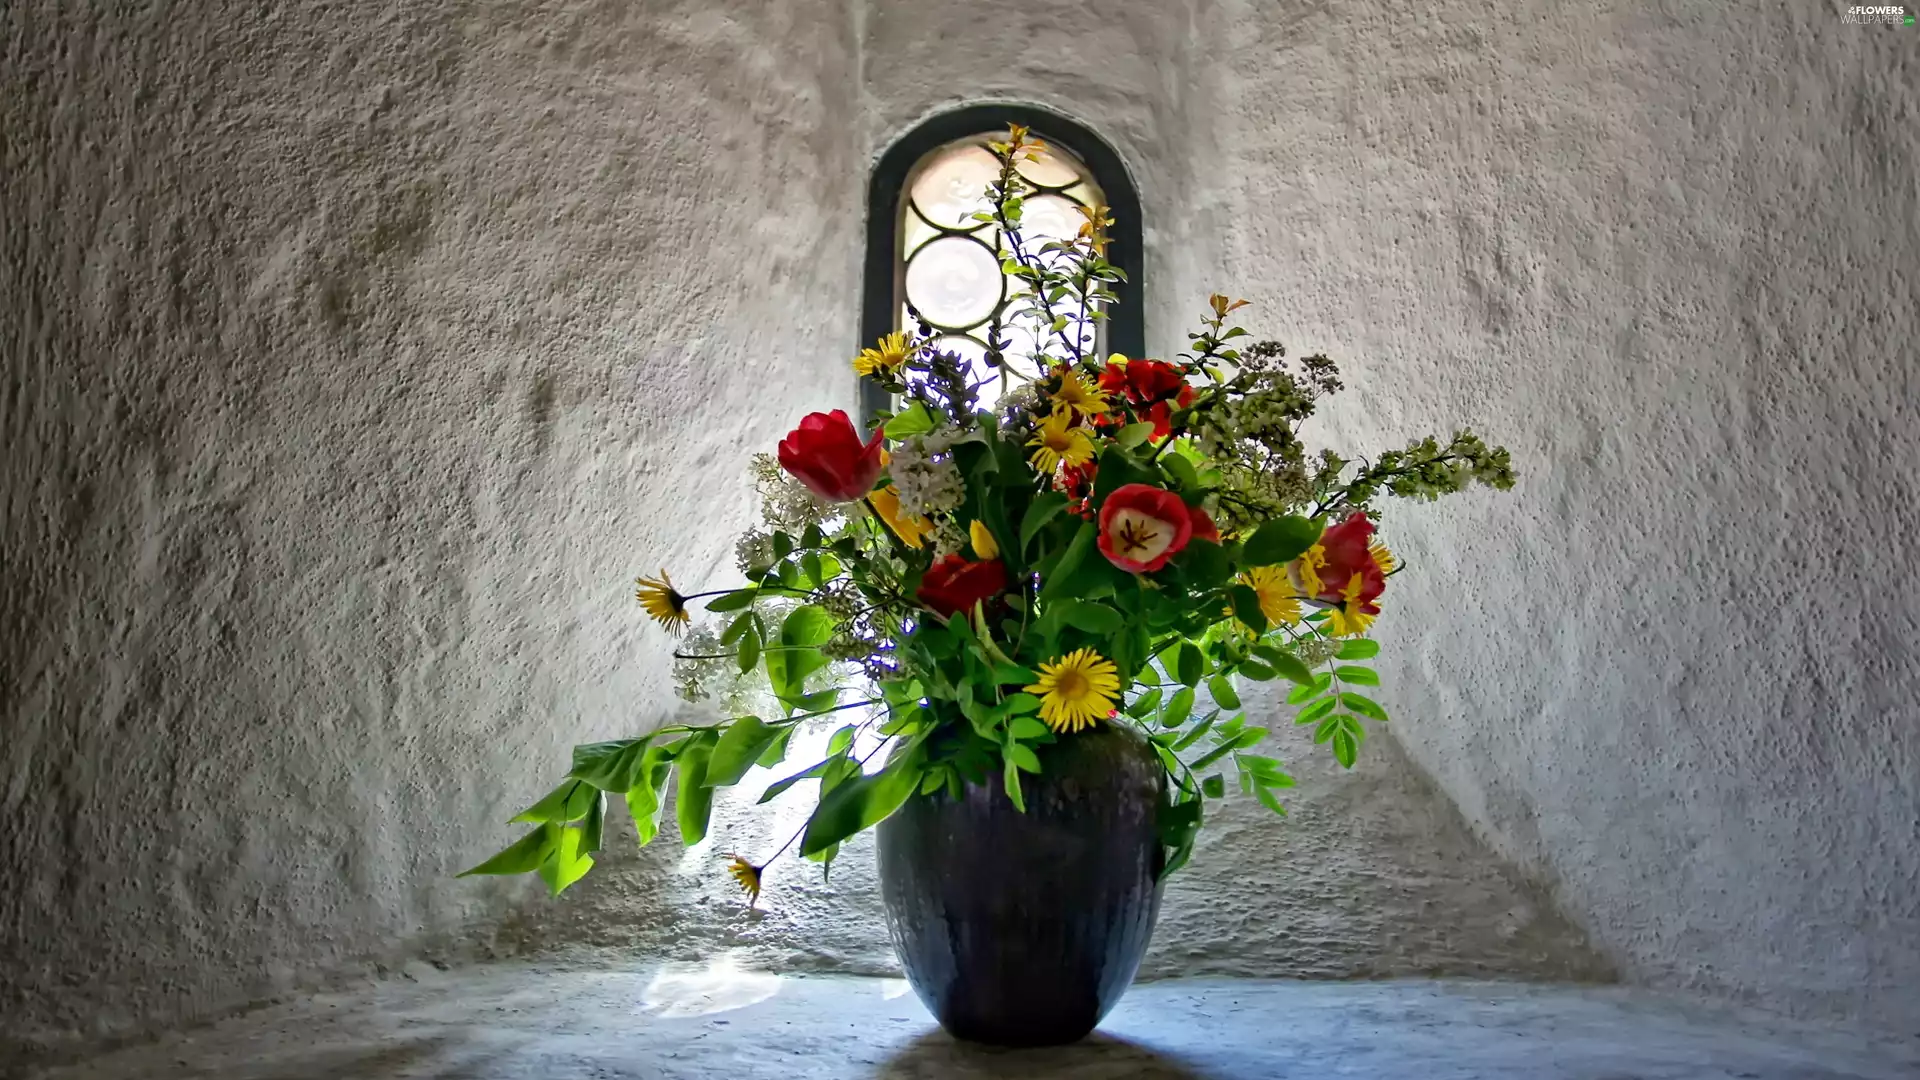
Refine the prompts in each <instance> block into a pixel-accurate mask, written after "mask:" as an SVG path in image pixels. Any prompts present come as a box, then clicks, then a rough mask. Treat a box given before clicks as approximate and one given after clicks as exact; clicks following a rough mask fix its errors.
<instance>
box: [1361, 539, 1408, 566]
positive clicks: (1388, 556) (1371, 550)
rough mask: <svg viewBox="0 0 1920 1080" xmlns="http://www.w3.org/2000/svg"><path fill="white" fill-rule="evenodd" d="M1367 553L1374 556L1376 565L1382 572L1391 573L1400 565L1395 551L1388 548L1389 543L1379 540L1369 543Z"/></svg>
mask: <svg viewBox="0 0 1920 1080" xmlns="http://www.w3.org/2000/svg"><path fill="white" fill-rule="evenodd" d="M1367 554H1369V555H1371V556H1373V562H1374V565H1376V566H1378V567H1379V568H1380V572H1381V573H1382V574H1391V573H1393V568H1394V567H1396V566H1399V565H1400V560H1398V559H1396V558H1394V557H1393V552H1391V551H1388V550H1387V545H1385V544H1383V543H1381V542H1380V541H1378V540H1375V541H1374V542H1373V543H1372V544H1370V545H1368V547H1367Z"/></svg>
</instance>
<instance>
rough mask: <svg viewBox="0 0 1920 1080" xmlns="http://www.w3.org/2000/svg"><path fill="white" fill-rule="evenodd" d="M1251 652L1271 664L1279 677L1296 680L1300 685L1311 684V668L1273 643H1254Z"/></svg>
mask: <svg viewBox="0 0 1920 1080" xmlns="http://www.w3.org/2000/svg"><path fill="white" fill-rule="evenodd" d="M1253 654H1254V655H1255V656H1258V657H1259V658H1260V659H1262V660H1265V661H1266V662H1267V663H1269V664H1272V665H1273V670H1275V671H1277V672H1279V673H1280V677H1281V678H1284V679H1288V680H1290V681H1292V682H1297V683H1299V684H1300V685H1302V686H1312V685H1313V678H1314V676H1313V669H1312V668H1310V667H1308V666H1307V665H1306V664H1304V663H1302V662H1301V660H1300V658H1299V657H1297V656H1295V655H1293V654H1292V653H1290V652H1288V651H1287V650H1285V649H1282V648H1279V647H1277V646H1273V645H1255V646H1254V647H1253Z"/></svg>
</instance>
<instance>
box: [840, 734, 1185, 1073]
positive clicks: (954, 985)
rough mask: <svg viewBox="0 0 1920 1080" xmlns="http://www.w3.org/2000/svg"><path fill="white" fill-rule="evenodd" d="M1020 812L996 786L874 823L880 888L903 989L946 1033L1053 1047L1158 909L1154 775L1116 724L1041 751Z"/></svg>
mask: <svg viewBox="0 0 1920 1080" xmlns="http://www.w3.org/2000/svg"><path fill="white" fill-rule="evenodd" d="M1040 759H1041V766H1042V771H1041V772H1040V774H1039V775H1037V776H1036V775H1025V776H1023V777H1022V781H1023V783H1022V784H1021V791H1022V793H1023V794H1024V795H1025V798H1026V804H1027V809H1026V812H1025V813H1021V812H1020V811H1018V810H1016V809H1014V807H1013V803H1012V802H1011V801H1009V800H1008V798H1007V794H1006V790H1005V789H1004V788H1003V787H1002V786H1001V782H1000V781H999V780H998V779H997V778H995V779H990V780H988V781H986V782H985V783H982V784H975V785H969V786H967V787H966V788H964V789H963V791H962V794H961V796H960V797H959V798H954V797H952V796H950V795H948V794H946V793H945V792H941V793H936V794H933V795H917V796H915V797H913V798H912V799H909V800H908V801H907V803H906V805H904V806H902V807H901V808H900V809H899V810H898V811H897V812H895V813H894V815H893V816H892V817H889V818H888V819H887V820H885V821H883V822H881V823H880V827H879V830H878V838H877V839H878V842H879V856H880V893H881V896H882V898H883V899H884V900H885V902H886V907H887V924H888V926H889V928H890V929H891V931H892V934H893V947H894V949H895V951H897V952H898V953H899V955H900V964H901V966H902V967H903V968H905V969H906V975H907V981H908V982H910V983H911V984H912V985H913V989H914V992H915V993H917V994H919V995H920V1000H921V1001H923V1002H925V1003H926V1006H927V1008H928V1009H930V1010H932V1012H933V1015H934V1016H935V1017H936V1018H937V1019H938V1020H939V1021H940V1026H941V1027H944V1028H946V1029H947V1030H948V1031H949V1032H951V1033H952V1034H953V1035H954V1036H955V1037H956V1038H961V1039H967V1040H970V1041H973V1042H982V1043H991V1044H994V1045H998V1046H1052V1045H1058V1044H1061V1043H1070V1042H1075V1041H1077V1040H1079V1039H1081V1038H1083V1037H1085V1036H1086V1035H1087V1033H1088V1032H1091V1031H1092V1030H1093V1028H1094V1025H1095V1024H1098V1023H1099V1022H1100V1018H1101V1017H1102V1016H1105V1015H1106V1013H1107V1010H1108V1009H1111V1008H1112V1007H1113V1005H1114V1003H1115V1002H1117V1001H1119V1000H1120V995H1121V994H1123V993H1125V992H1126V989H1127V986H1128V984H1129V983H1131V982H1132V981H1133V976H1134V972H1135V971H1137V970H1138V969H1139V967H1140V957H1141V955H1142V954H1143V953H1145V952H1146V948H1147V942H1148V940H1149V939H1151V938H1152V936H1153V922H1154V918H1155V917H1156V916H1157V915H1158V914H1159V911H1160V886H1159V884H1158V882H1156V881H1155V878H1156V877H1157V876H1158V874H1159V872H1160V867H1161V866H1162V859H1163V858H1164V855H1163V853H1162V850H1161V847H1160V842H1159V839H1158V836H1157V835H1156V833H1155V830H1154V823H1155V815H1156V813H1157V811H1158V808H1159V805H1160V802H1161V799H1162V795H1163V792H1164V789H1165V774H1164V773H1163V772H1162V771H1161V767H1160V762H1159V760H1158V759H1157V758H1156V757H1155V756H1154V754H1153V751H1152V749H1151V748H1150V747H1149V746H1148V744H1147V741H1146V739H1145V738H1143V737H1142V736H1141V735H1140V734H1139V733H1138V732H1135V731H1133V730H1132V729H1131V728H1127V727H1123V726H1121V725H1118V724H1101V725H1100V726H1099V727H1097V728H1094V729H1092V730H1089V731H1085V732H1081V733H1079V734H1075V735H1066V736H1062V737H1061V739H1060V741H1059V742H1057V743H1055V744H1053V745H1051V746H1046V747H1041V748H1040Z"/></svg>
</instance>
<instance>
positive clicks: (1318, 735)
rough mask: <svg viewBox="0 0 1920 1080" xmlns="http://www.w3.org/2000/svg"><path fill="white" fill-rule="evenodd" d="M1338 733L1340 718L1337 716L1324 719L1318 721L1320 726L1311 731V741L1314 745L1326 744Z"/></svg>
mask: <svg viewBox="0 0 1920 1080" xmlns="http://www.w3.org/2000/svg"><path fill="white" fill-rule="evenodd" d="M1339 731H1340V718H1339V717H1338V716H1329V717H1326V718H1325V719H1323V720H1321V721H1320V724H1319V726H1318V727H1316V728H1314V729H1313V741H1314V742H1316V743H1323V742H1326V741H1327V740H1328V739H1331V738H1333V737H1334V735H1336V734H1338V733H1339Z"/></svg>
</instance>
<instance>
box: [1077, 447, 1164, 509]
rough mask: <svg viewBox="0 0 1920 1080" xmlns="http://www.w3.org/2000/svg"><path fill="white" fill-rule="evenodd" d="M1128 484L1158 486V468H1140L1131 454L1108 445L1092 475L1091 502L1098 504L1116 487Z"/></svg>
mask: <svg viewBox="0 0 1920 1080" xmlns="http://www.w3.org/2000/svg"><path fill="white" fill-rule="evenodd" d="M1128 484H1151V485H1153V486H1154V487H1159V486H1160V476H1159V473H1158V470H1152V471H1149V470H1147V469H1143V468H1141V467H1140V466H1139V465H1138V464H1137V463H1135V461H1134V459H1133V455H1131V454H1129V453H1127V452H1126V451H1125V450H1122V449H1120V448H1119V447H1117V446H1110V447H1108V448H1107V449H1106V452H1105V453H1102V454H1101V455H1100V468H1099V470H1098V471H1097V472H1095V473H1094V476H1093V502H1094V503H1095V504H1096V505H1098V504H1100V503H1103V502H1105V501H1106V499H1107V496H1108V495H1109V494H1110V493H1112V492H1113V491H1114V490H1115V489H1117V488H1122V487H1125V486H1126V485H1128Z"/></svg>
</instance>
